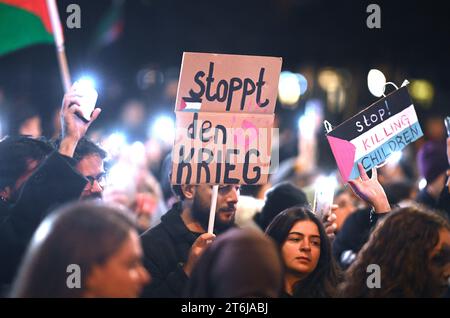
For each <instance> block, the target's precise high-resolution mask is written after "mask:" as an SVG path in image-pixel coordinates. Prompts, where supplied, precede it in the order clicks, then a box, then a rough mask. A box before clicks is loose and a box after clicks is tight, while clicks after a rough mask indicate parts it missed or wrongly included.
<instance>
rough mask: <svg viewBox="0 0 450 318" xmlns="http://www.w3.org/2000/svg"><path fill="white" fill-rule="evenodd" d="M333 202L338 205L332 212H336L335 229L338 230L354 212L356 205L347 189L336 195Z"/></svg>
mask: <svg viewBox="0 0 450 318" xmlns="http://www.w3.org/2000/svg"><path fill="white" fill-rule="evenodd" d="M334 203H335V204H337V205H338V209H337V210H336V211H334V213H335V214H336V224H337V230H338V231H339V230H340V229H341V227H342V225H344V222H345V220H346V219H347V217H348V216H349V215H350V214H352V213H353V212H355V210H356V206H355V202H354V199H353V197H352V195H351V194H350V193H348V192H347V191H344V192H342V193H341V194H340V195H338V196H336V197H335V199H334Z"/></svg>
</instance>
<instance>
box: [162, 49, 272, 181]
mask: <svg viewBox="0 0 450 318" xmlns="http://www.w3.org/2000/svg"><path fill="white" fill-rule="evenodd" d="M280 70H281V58H275V57H260V56H243V55H225V54H206V53H184V55H183V63H182V68H181V73H180V80H179V85H178V93H177V100H176V105H175V113H176V118H177V125H176V126H177V128H176V137H175V144H174V148H173V152H172V158H173V165H172V180H171V182H172V183H173V184H261V183H266V182H267V178H268V175H269V167H270V157H271V138H272V127H273V119H274V114H273V113H274V110H275V104H276V98H277V89H278V79H279V74H280Z"/></svg>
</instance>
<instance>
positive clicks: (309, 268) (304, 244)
mask: <svg viewBox="0 0 450 318" xmlns="http://www.w3.org/2000/svg"><path fill="white" fill-rule="evenodd" d="M281 254H282V257H283V261H284V263H285V266H286V270H287V271H288V272H290V273H294V274H295V275H297V276H299V278H300V279H303V278H305V277H306V276H308V275H309V274H310V273H312V272H313V271H314V270H315V269H316V267H317V264H318V262H319V258H320V233H319V229H318V228H317V225H316V224H315V223H314V222H312V221H310V220H305V221H298V222H297V223H295V224H294V226H293V227H292V228H291V230H290V231H289V234H288V236H287V238H286V241H285V242H284V244H283V246H282V247H281Z"/></svg>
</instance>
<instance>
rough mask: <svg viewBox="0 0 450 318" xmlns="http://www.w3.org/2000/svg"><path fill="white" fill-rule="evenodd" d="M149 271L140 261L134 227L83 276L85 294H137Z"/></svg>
mask: <svg viewBox="0 0 450 318" xmlns="http://www.w3.org/2000/svg"><path fill="white" fill-rule="evenodd" d="M149 282H150V275H149V273H148V272H147V271H146V269H145V268H144V267H143V265H142V249H141V243H140V241H139V237H138V235H137V233H136V232H135V231H130V232H129V235H128V238H127V239H126V240H125V242H123V243H122V245H121V246H120V248H119V249H118V250H117V251H116V253H114V254H113V255H112V256H111V257H110V258H109V259H108V260H107V261H106V262H105V263H104V264H102V265H95V266H94V267H93V268H92V270H91V272H90V274H89V276H88V279H87V280H86V285H87V291H86V296H88V297H108V298H112V297H121V298H132V297H138V296H139V294H140V293H141V290H142V288H143V287H144V285H146V284H147V283H149Z"/></svg>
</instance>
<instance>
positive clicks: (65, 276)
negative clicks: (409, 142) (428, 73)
mask: <svg viewBox="0 0 450 318" xmlns="http://www.w3.org/2000/svg"><path fill="white" fill-rule="evenodd" d="M100 112H101V110H100V109H99V108H96V109H95V110H94V112H93V113H92V115H91V119H90V121H85V120H83V119H81V118H80V116H79V114H80V99H79V96H77V94H76V92H74V91H73V90H71V91H70V92H69V93H67V94H66V95H65V96H64V99H63V103H62V107H61V111H60V118H61V133H60V134H59V135H58V136H56V138H54V139H53V140H45V139H43V138H37V136H34V137H30V136H25V135H23V134H22V135H20V134H17V135H11V136H7V137H5V138H3V139H2V140H1V141H0V197H1V200H0V287H1V296H3V297H156V298H165V297H171V298H179V297H193V298H195V297H202V298H209V297H213V298H215V297H271V298H278V297H285V298H292V297H302V298H303V297H305V298H310V297H311V298H330V297H445V296H450V294H449V279H450V224H449V220H448V217H449V214H450V183H449V181H448V180H449V177H450V170H449V165H450V138H447V139H445V135H444V132H443V131H442V133H440V134H438V136H434V137H433V138H428V140H426V141H425V142H424V143H423V145H422V146H421V148H420V150H419V151H418V153H417V167H416V166H415V162H416V160H410V161H408V162H397V163H395V164H387V165H385V166H384V167H382V168H379V169H378V170H377V169H372V171H370V172H369V173H367V172H366V171H365V170H364V169H363V167H362V166H361V165H359V173H360V177H359V178H358V179H355V180H350V181H349V183H348V184H349V186H346V185H344V184H340V185H339V187H338V189H337V190H336V192H335V196H334V205H333V206H332V207H331V209H330V211H329V212H328V213H326V214H325V215H318V214H315V213H314V212H313V210H312V208H311V204H310V202H311V199H310V198H311V193H312V192H313V191H314V186H313V185H314V180H315V178H317V177H318V174H319V173H318V172H319V169H318V167H320V164H319V163H318V162H317V158H316V156H315V154H314V151H304V149H314V147H315V144H314V142H311V140H306V139H302V138H300V143H301V142H303V144H302V145H301V147H299V148H300V151H299V154H298V156H297V157H295V158H292V160H291V161H289V160H287V161H285V162H282V163H281V165H282V166H283V164H284V165H286V167H287V168H286V169H280V170H279V173H278V174H276V175H273V176H272V177H271V178H270V179H269V184H268V185H264V186H238V185H219V189H218V195H217V206H216V211H215V213H216V216H215V224H214V234H212V233H208V232H207V228H208V221H209V214H210V203H211V197H212V192H213V191H212V186H211V185H206V184H202V185H172V186H170V182H169V171H170V169H171V158H170V149H168V150H167V149H166V150H165V151H162V150H161V149H159V150H158V151H156V152H155V151H153V150H152V149H148V148H151V145H155V144H154V143H153V144H152V143H150V146H149V145H147V149H146V147H145V146H144V145H143V144H136V145H135V149H134V150H133V151H129V152H127V151H117V152H115V153H114V152H113V153H111V151H108V152H107V151H105V150H104V149H103V148H102V146H100V145H98V144H97V143H96V142H95V141H94V139H95V138H94V137H91V138H92V139H90V138H88V137H87V132H88V129H89V127H90V125H91V124H92V123H93V122H94V121H95V120H96V119H97V118H98V116H99V115H100ZM308 143H309V144H308ZM113 144H114V141H113ZM131 148H132V147H131ZM302 149H303V151H302ZM122 150H123V149H122ZM166 154H169V155H168V156H166V157H165V155H166ZM155 158H156V159H155ZM107 159H108V160H107ZM110 161H114V162H115V164H114V165H113V166H112V165H111V164H110ZM155 161H156V162H157V164H155ZM156 166H157V167H158V169H156V168H155V167H156ZM280 168H282V167H280ZM156 171H158V173H157V172H156ZM415 171H417V172H418V173H417V175H416V173H415ZM421 178H423V180H425V182H426V185H425V186H424V185H423V184H422V186H421V188H420V189H419V186H418V180H420V179H421ZM112 179H114V180H112ZM112 181H114V182H112ZM321 186H328V185H327V184H325V185H324V184H323V183H322V184H321ZM330 186H331V185H330Z"/></svg>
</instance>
